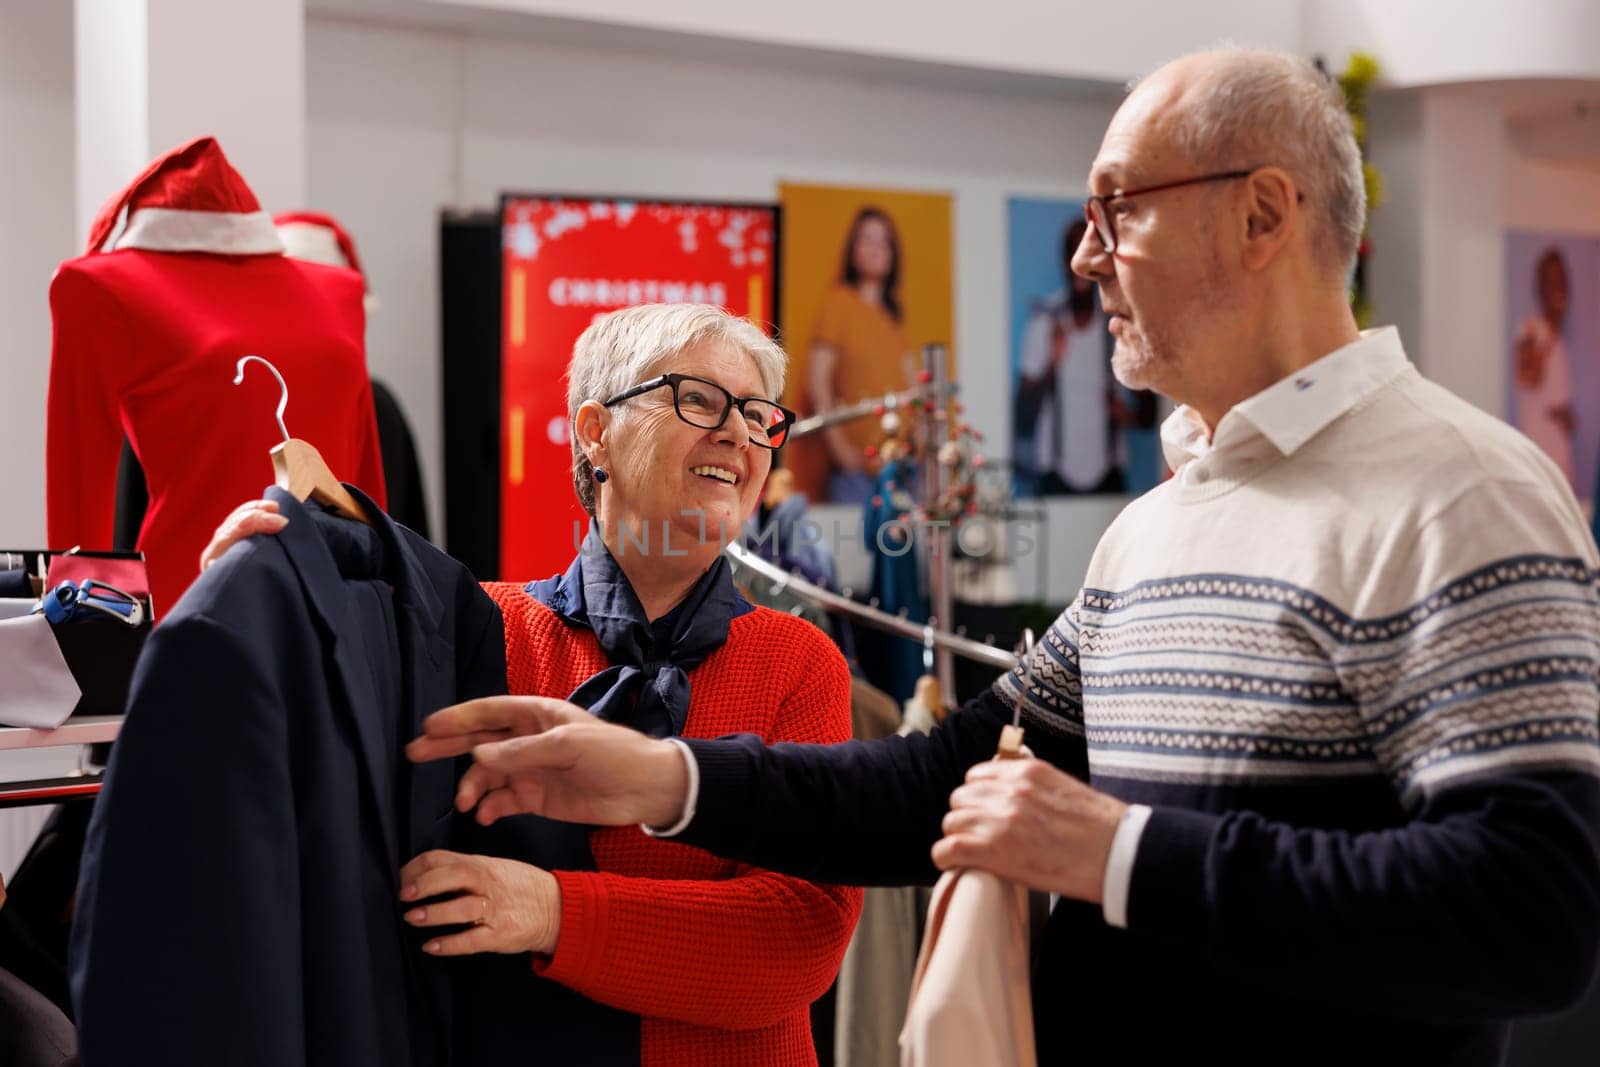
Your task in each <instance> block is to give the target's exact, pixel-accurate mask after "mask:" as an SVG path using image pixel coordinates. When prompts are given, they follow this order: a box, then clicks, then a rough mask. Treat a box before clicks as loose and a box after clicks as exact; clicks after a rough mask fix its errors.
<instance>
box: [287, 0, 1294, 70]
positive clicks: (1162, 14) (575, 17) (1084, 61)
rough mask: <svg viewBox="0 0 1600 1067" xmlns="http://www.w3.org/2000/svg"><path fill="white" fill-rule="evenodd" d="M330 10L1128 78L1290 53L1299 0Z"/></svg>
mask: <svg viewBox="0 0 1600 1067" xmlns="http://www.w3.org/2000/svg"><path fill="white" fill-rule="evenodd" d="M311 3H312V8H313V10H316V11H321V12H325V13H327V12H343V13H346V14H349V13H361V14H366V15H371V16H376V17H401V18H406V19H410V20H413V21H419V22H432V23H440V22H450V21H453V22H455V23H457V24H460V25H474V26H480V27H483V26H487V27H507V28H509V27H514V26H515V25H516V24H517V20H519V19H520V20H523V21H524V22H525V21H527V20H529V19H539V20H543V21H545V22H546V23H550V22H565V23H569V24H573V25H576V24H579V23H587V24H591V25H604V26H607V27H612V28H618V29H624V30H628V31H630V32H633V31H638V32H645V33H653V32H656V31H662V30H666V31H670V32H672V33H675V34H684V35H693V36H698V37H703V38H708V39H721V40H727V41H740V42H748V43H758V44H768V45H776V46H780V47H784V48H803V49H811V50H818V51H828V52H836V53H847V54H850V55H854V56H872V57H879V58H882V59H885V60H891V61H906V62H912V63H923V64H939V65H943V66H955V67H964V68H968V69H972V70H983V71H990V72H1001V73H1006V74H1011V75H1024V76H1045V77H1052V78H1073V79H1083V80H1100V81H1106V82H1114V83H1120V82H1124V81H1127V80H1128V79H1130V78H1134V77H1137V76H1139V75H1141V74H1144V73H1146V72H1147V71H1149V70H1151V69H1153V68H1154V67H1156V66H1158V65H1159V64H1161V63H1162V62H1164V61H1166V60H1167V59H1170V58H1172V56H1174V55H1176V54H1178V53H1180V52H1186V51H1189V50H1190V49H1193V48H1196V47H1199V46H1202V45H1205V44H1207V43H1209V42H1212V41H1216V40H1219V39H1222V38H1231V39H1234V40H1240V41H1249V42H1251V43H1255V44H1262V45H1269V46H1275V47H1279V48H1288V49H1293V48H1295V47H1296V45H1297V44H1298V42H1299V38H1300V21H1301V14H1300V5H1299V3H1298V2H1296V0H1207V2H1206V3H1204V4H1181V3H1174V2H1173V0H1121V2H1120V3H1118V4H1116V5H1114V6H1110V7H1108V6H1107V5H1106V4H1104V3H1102V2H1100V0H988V2H987V3H983V4H952V3H943V4H929V3H925V2H921V0H872V2H870V3H861V2H859V0H808V2H806V3H803V4H795V3H788V4H785V3H754V4H752V3H748V2H742V0H675V2H674V3H671V4H664V3H661V2H660V0H311Z"/></svg>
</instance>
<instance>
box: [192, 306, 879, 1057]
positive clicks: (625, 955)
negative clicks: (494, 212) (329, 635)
mask: <svg viewBox="0 0 1600 1067" xmlns="http://www.w3.org/2000/svg"><path fill="white" fill-rule="evenodd" d="M785 364H786V359H785V356H784V353H783V350H782V349H781V348H779V347H778V345H777V344H775V343H774V342H773V341H772V340H771V339H769V338H768V337H767V336H766V335H765V334H764V333H762V332H761V331H760V330H759V329H758V328H757V327H755V326H753V325H751V324H750V323H749V322H747V321H745V320H743V319H739V318H735V317H733V316H731V315H728V314H727V313H725V312H723V311H721V310H719V309H717V308H713V307H707V306H702V305H651V306H644V307H634V308H628V309H625V310H622V311H616V312H612V313H611V314H608V315H605V316H603V317H601V318H599V319H598V320H596V321H595V323H594V324H593V325H591V326H590V327H589V328H588V329H587V330H586V331H585V332H584V333H583V335H582V336H581V337H580V338H579V339H578V342H577V345H576V347H575V349H574V352H573V357H572V362H571V366H570V368H569V370H568V388H567V410H568V413H569V415H570V416H571V418H572V429H573V480H574V483H575V485H576V488H577V492H578V498H579V499H580V500H581V501H582V503H583V505H584V507H585V509H586V510H588V511H589V513H590V514H591V515H592V516H593V519H594V521H593V522H592V524H591V527H590V531H589V534H588V537H587V538H586V539H585V541H584V544H583V546H582V549H581V551H580V552H579V554H578V556H577V558H576V559H574V560H573V562H572V564H571V566H569V567H568V568H567V571H566V573H565V574H563V575H561V576H559V577H556V578H551V579H548V580H545V581H539V582H533V583H530V584H528V585H516V584H508V583H492V584H489V585H487V586H486V587H485V588H486V589H487V590H488V593H489V595H491V596H493V597H494V599H495V600H496V601H497V602H498V603H499V605H500V608H501V610H502V612H503V614H504V617H505V631H506V653H507V664H508V668H507V675H508V682H509V690H510V692H511V693H512V694H517V695H531V696H545V697H557V698H563V699H566V700H570V701H572V702H573V703H575V704H577V705H580V706H582V707H585V708H587V709H588V710H589V711H590V713H592V714H594V715H596V716H599V717H602V718H605V719H609V720H612V721H617V722H622V723H626V724H628V725H630V726H632V727H634V728H635V729H637V730H640V731H641V732H644V733H647V734H651V735H653V736H657V737H676V736H684V737H716V736H719V735H722V734H730V733H750V734H757V735H760V736H761V737H763V738H765V739H767V740H769V741H802V742H834V741H842V740H845V739H846V738H847V737H849V735H850V708H849V675H848V672H847V670H846V667H845V664H844V660H843V658H842V657H841V656H840V655H839V652H838V651H837V649H836V648H835V647H834V646H833V645H832V644H831V643H830V642H829V641H828V639H827V638H826V637H824V636H823V635H822V634H821V633H820V632H819V631H818V630H816V629H815V628H814V627H813V626H811V625H810V624H809V623H805V622H803V621H801V620H799V619H795V618H792V617H790V616H787V615H784V614H781V613H777V612H773V611H769V610H767V609H765V608H760V607H754V606H752V605H751V604H749V603H748V602H747V601H745V600H744V599H743V598H742V597H741V596H739V594H738V593H737V591H736V590H735V589H734V586H733V582H732V580H731V577H730V575H729V572H728V566H727V563H726V561H725V560H724V559H723V558H722V555H721V547H722V545H723V544H725V543H726V542H727V541H728V540H731V539H732V538H734V537H736V536H738V533H739V529H740V526H741V524H742V523H743V521H744V519H745V518H746V517H747V516H748V515H750V514H751V513H752V511H753V510H754V509H755V507H756V503H757V501H758V500H759V499H760V494H761V489H762V484H763V483H764V481H765V480H766V477H767V473H768V471H769V470H770V468H771V465H772V457H773V453H774V451H775V450H776V449H777V448H778V446H780V445H781V444H782V443H783V438H784V435H785V434H786V433H787V430H788V427H789V424H790V423H791V422H792V420H793V415H792V413H791V412H789V411H787V410H785V409H784V408H781V407H779V406H778V404H777V403H775V401H774V400H773V398H775V397H777V396H779V395H780V394H781V393H782V390H783V380H784V370H785ZM283 521H284V520H282V519H281V518H280V517H278V516H276V515H274V514H271V511H270V508H268V507H264V506H263V505H262V504H261V502H255V503H253V504H251V505H247V506H246V507H245V508H243V509H241V510H240V511H239V512H236V513H235V515H234V516H232V517H230V519H229V521H228V522H227V523H225V524H224V526H223V528H222V529H221V530H219V531H218V536H217V540H216V541H215V542H214V543H213V546H212V548H211V549H208V556H211V557H214V556H215V555H218V554H220V552H221V551H222V550H223V549H225V548H226V547H227V546H228V545H229V544H231V543H232V542H233V541H235V540H237V539H239V538H240V537H242V536H245V535H246V534H249V533H257V532H265V533H270V532H273V531H275V530H276V529H278V528H280V525H281V523H282V522H283ZM430 744H432V743H431V742H426V741H423V742H418V745H417V746H414V748H420V750H419V751H414V753H413V754H414V755H416V756H418V757H419V758H427V757H435V756H438V755H441V754H444V753H441V752H440V751H439V750H438V749H437V748H436V747H435V748H429V747H428V746H429V745H430ZM457 751H464V747H458V748H457ZM461 824H462V829H461V832H460V833H459V834H458V835H457V838H456V843H457V845H458V847H459V849H460V851H449V852H445V851H438V852H428V853H424V854H422V855H420V856H418V857H416V858H415V859H413V860H412V861H411V862H410V863H409V864H408V865H407V866H406V867H405V868H404V870H403V871H402V872H401V885H402V898H403V899H404V901H405V902H406V904H407V905H408V906H409V910H407V912H406V916H405V917H406V921H407V922H409V923H412V924H413V925H415V926H417V927H419V928H424V929H429V930H437V932H438V936H436V937H433V938H431V939H429V940H428V941H427V942H426V945H425V949H424V951H427V952H431V953H435V954H438V955H441V956H465V957H471V958H470V959H466V960H461V961H457V962H459V964H460V966H459V968H458V969H457V970H455V972H454V987H455V988H454V992H455V996H454V1001H455V1004H454V1009H453V1010H454V1013H455V1018H454V1024H453V1027H452V1029H453V1030H454V1032H455V1033H456V1034H457V1042H458V1049H457V1054H458V1062H490V1061H494V1059H495V1057H496V1056H503V1055H504V1053H505V1051H506V1050H507V1049H512V1048H515V1049H519V1050H525V1053H526V1060H527V1062H541V1063H577V1062H582V1063H586V1064H602V1063H644V1064H758V1063H759V1064H812V1063H815V1062H816V1056H815V1052H814V1049H813V1046H812V1041H811V1034H810V1029H809V1018H808V1016H809V1013H808V1007H809V1005H810V1003H811V1001H812V1000H814V999H815V998H816V997H818V996H819V995H821V994H822V993H823V992H824V991H825V990H826V989H827V988H828V985H829V983H830V982H831V981H832V979H833V976H834V973H835V972H836V970H837V969H838V966H839V961H840V959H841V957H842V955H843V953H844V950H845V946H846V944H847V942H848V941H849V937H850V933H851V929H852V927H853V925H854V923H855V918H856V915H857V911H858V909H859V907H860V894H859V891H858V890H852V889H845V888H838V887H831V886H819V885H814V884H811V883H808V882H805V881H801V880H798V879H795V878H790V877H784V876H779V875H775V874H772V873H769V872H767V871H763V870H759V869H755V868H752V867H748V866H744V865H740V864H734V863H728V862H724V861H722V860H719V859H716V858H714V857H712V856H711V855H709V854H708V853H705V852H701V851H699V850H696V849H692V848H687V847H685V846H683V845H679V844H674V843H671V842H668V841H662V840H655V839H653V838H652V837H651V836H650V835H649V834H648V833H647V832H646V831H645V830H643V829H642V828H638V827H630V828H625V829H592V830H590V829H585V828H581V827H580V828H568V827H566V826H565V825H562V824H555V823H547V822H545V821H543V820H540V819H537V818H535V817H531V816H529V817H523V818H519V819H510V820H502V821H501V822H500V823H497V824H496V825H495V826H493V827H490V828H487V829H485V828H480V827H476V826H474V825H472V824H471V823H470V822H469V821H468V820H466V819H465V818H464V817H463V818H462V820H461ZM497 1062H502V1063H503V1062H506V1061H504V1060H503V1059H500V1060H498V1061H497Z"/></svg>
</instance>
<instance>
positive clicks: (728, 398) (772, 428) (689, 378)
mask: <svg viewBox="0 0 1600 1067" xmlns="http://www.w3.org/2000/svg"><path fill="white" fill-rule="evenodd" d="M664 385H667V386H671V387H672V406H673V409H674V410H675V411H677V413H678V418H680V419H682V420H683V421H684V422H687V423H688V424H689V425H690V426H698V427H699V428H700V429H702V430H716V429H719V428H721V426H722V424H723V423H724V422H727V421H728V412H730V411H732V410H733V409H734V408H738V409H739V413H740V414H742V415H743V416H744V421H745V425H746V426H747V427H749V430H750V443H751V444H753V445H757V446H759V447H761V448H780V447H782V445H783V442H784V439H785V438H787V437H788V436H789V427H791V426H793V425H794V420H795V414H794V412H792V411H790V410H789V409H788V408H786V407H784V406H783V405H782V404H775V403H773V402H772V401H770V400H768V399H766V398H765V397H760V396H734V395H733V394H732V393H730V392H728V391H727V390H726V389H724V388H723V387H722V386H720V385H718V384H717V383H716V382H711V381H707V380H706V379H704V378H696V377H695V376H694V375H692V374H663V375H661V376H659V377H656V378H651V379H650V380H649V381H647V382H640V383H639V384H638V385H635V386H634V387H633V388H631V389H624V390H623V391H622V392H620V393H618V394H617V395H616V396H614V397H612V398H611V399H609V400H607V401H605V406H606V407H611V406H612V405H614V404H620V403H622V402H623V401H624V400H631V399H632V398H633V397H636V396H638V395H640V394H641V393H648V392H650V390H652V389H660V388H661V387H662V386H664Z"/></svg>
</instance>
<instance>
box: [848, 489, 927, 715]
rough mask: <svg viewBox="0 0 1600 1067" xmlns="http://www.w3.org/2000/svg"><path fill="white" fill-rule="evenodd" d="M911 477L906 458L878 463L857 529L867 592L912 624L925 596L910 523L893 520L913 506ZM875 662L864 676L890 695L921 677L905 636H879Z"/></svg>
mask: <svg viewBox="0 0 1600 1067" xmlns="http://www.w3.org/2000/svg"><path fill="white" fill-rule="evenodd" d="M916 477H917V475H916V471H915V469H914V468H913V467H912V465H911V463H910V462H909V461H908V460H903V459H901V460H895V461H894V462H892V463H886V464H884V466H883V469H882V470H881V471H879V472H878V476H877V480H876V482H875V483H874V485H873V490H872V497H871V498H870V499H869V500H868V501H867V503H866V505H865V506H864V508H863V514H862V523H861V530H862V536H863V537H864V538H865V540H866V546H867V553H868V555H869V556H870V557H871V559H872V584H871V587H870V589H871V595H872V596H873V597H875V598H876V599H877V601H878V606H879V607H881V608H882V609H883V610H884V611H887V612H889V613H890V614H891V615H892V614H895V613H897V612H899V611H902V610H904V611H905V612H906V618H908V619H910V620H911V621H912V622H926V621H927V620H928V598H927V597H926V596H925V595H924V594H923V591H922V577H921V566H920V564H919V563H918V560H917V546H916V542H915V538H914V537H912V536H911V531H912V530H913V529H914V527H913V526H912V525H911V524H910V523H909V522H906V523H901V522H897V521H896V520H897V519H899V517H900V516H902V515H904V514H906V513H907V512H909V511H910V510H911V509H912V507H913V506H914V503H915V497H914V496H913V489H914V483H915V481H916ZM908 537H909V538H910V539H909V540H908V539H907V538H908ZM875 666H876V669H877V670H878V671H879V672H881V673H880V674H879V675H878V676H872V675H869V677H870V678H871V681H872V682H873V683H874V684H875V685H877V686H878V687H879V688H880V689H882V690H883V691H884V692H886V693H888V694H889V695H890V696H892V697H894V699H896V700H902V701H903V700H907V699H909V698H910V696H911V694H912V691H913V690H914V689H915V687H916V684H917V679H918V678H919V677H921V675H922V648H921V647H920V646H919V645H917V644H916V643H915V642H913V641H908V640H906V639H905V638H901V637H888V638H884V639H883V649H882V654H881V656H880V658H879V661H878V663H877V664H876V665H875Z"/></svg>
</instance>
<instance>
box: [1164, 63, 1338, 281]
mask: <svg viewBox="0 0 1600 1067" xmlns="http://www.w3.org/2000/svg"><path fill="white" fill-rule="evenodd" d="M1216 55H1217V56H1218V58H1219V61H1218V62H1217V64H1216V65H1215V66H1213V67H1211V68H1210V69H1209V70H1208V71H1207V73H1206V75H1205V76H1204V79H1203V81H1202V82H1201V83H1200V85H1199V86H1197V87H1196V90H1195V94H1194V96H1193V97H1192V98H1191V99H1192V100H1193V103H1192V105H1191V106H1190V107H1189V108H1188V109H1186V111H1185V113H1184V114H1183V115H1182V116H1181V117H1180V118H1179V119H1178V120H1177V122H1176V123H1175V129H1174V136H1175V138H1176V140H1177V142H1178V145H1179V146H1180V147H1181V148H1182V149H1183V150H1184V151H1185V152H1186V153H1187V154H1188V155H1189V156H1190V158H1192V159H1193V160H1194V161H1195V162H1196V163H1198V164H1199V165H1200V166H1201V167H1203V168H1205V169H1207V170H1233V169H1243V168H1245V167H1264V166H1279V167H1282V168H1283V169H1284V170H1286V171H1288V172H1289V174H1290V176H1291V177H1293V178H1294V182H1295V185H1296V186H1297V187H1298V188H1299V190H1300V191H1301V193H1303V194H1304V195H1305V205H1304V211H1305V212H1306V214H1307V215H1308V216H1309V218H1310V220H1311V222H1312V247H1313V251H1314V252H1315V253H1316V255H1317V258H1318V259H1319V260H1321V261H1322V262H1323V263H1325V264H1326V265H1327V266H1328V269H1329V270H1330V272H1335V271H1336V272H1337V274H1338V275H1339V276H1340V277H1343V276H1344V275H1345V274H1346V273H1347V272H1348V271H1349V270H1350V268H1351V267H1352V266H1353V265H1354V264H1355V259H1356V252H1357V251H1358V250H1359V248H1360V247H1361V233H1362V231H1363V230H1364V229H1365V228H1366V222H1367V187H1366V181H1365V178H1364V177H1363V175H1362V171H1361V149H1360V148H1359V147H1358V146H1357V145H1356V138H1355V132H1354V130H1353V128H1352V126H1351V123H1350V113H1349V112H1348V111H1347V110H1346V108H1345V103H1344V95H1343V93H1342V92H1341V91H1340V89H1339V86H1338V83H1336V82H1335V81H1334V80H1333V79H1332V78H1330V77H1328V76H1327V75H1326V74H1324V73H1323V72H1322V71H1320V70H1318V69H1317V68H1316V67H1314V66H1312V65H1311V64H1310V63H1307V62H1306V61H1305V60H1303V59H1300V58H1298V57H1296V56H1292V55H1289V54H1287V53H1284V52H1276V51H1272V50H1270V49H1265V48H1242V47H1238V46H1224V47H1222V48H1219V49H1217V51H1216Z"/></svg>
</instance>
